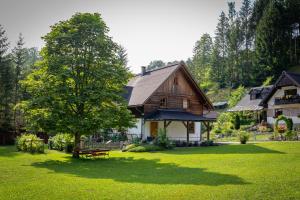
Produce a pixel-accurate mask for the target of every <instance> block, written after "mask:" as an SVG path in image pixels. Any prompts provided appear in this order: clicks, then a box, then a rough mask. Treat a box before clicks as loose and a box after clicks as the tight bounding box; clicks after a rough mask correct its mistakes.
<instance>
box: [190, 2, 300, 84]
mask: <svg viewBox="0 0 300 200" xmlns="http://www.w3.org/2000/svg"><path fill="white" fill-rule="evenodd" d="M299 22H300V1H298V0H257V1H255V2H254V3H252V2H251V1H250V0H243V3H242V7H241V8H240V10H236V8H235V3H234V2H229V3H228V11H227V12H225V11H222V12H221V13H220V16H219V22H218V24H217V26H216V30H215V37H214V38H212V37H211V36H210V35H209V34H203V35H202V36H201V37H200V40H198V41H197V42H196V44H195V47H194V55H193V57H192V58H191V59H189V60H188V62H187V63H188V67H189V69H190V70H191V72H192V73H193V75H194V76H195V78H196V79H197V81H198V82H199V83H200V85H201V86H202V87H203V88H205V89H207V90H211V89H212V88H226V87H230V88H236V87H238V86H239V85H244V86H245V87H249V86H259V85H262V83H263V81H264V80H265V79H266V78H267V77H268V76H274V78H273V80H275V79H276V78H277V77H278V76H279V75H280V74H281V72H282V71H283V70H288V69H289V68H290V67H291V66H294V65H297V64H299V56H300V51H299V45H300V43H299ZM214 90H215V89H214Z"/></svg>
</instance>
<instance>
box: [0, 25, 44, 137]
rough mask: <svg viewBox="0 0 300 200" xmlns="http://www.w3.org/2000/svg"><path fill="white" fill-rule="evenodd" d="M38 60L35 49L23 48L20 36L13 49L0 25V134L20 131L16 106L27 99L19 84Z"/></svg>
mask: <svg viewBox="0 0 300 200" xmlns="http://www.w3.org/2000/svg"><path fill="white" fill-rule="evenodd" d="M38 59H39V52H38V50H37V49H36V48H25V47H24V38H23V36H22V34H20V35H19V39H18V41H17V43H16V45H15V47H14V48H12V49H11V48H10V43H9V41H8V38H7V36H6V32H5V30H4V28H3V27H2V26H1V25H0V100H1V101H0V133H5V132H9V131H17V132H19V131H20V128H21V127H22V123H23V122H22V117H21V112H20V110H19V109H18V108H17V107H16V105H17V104H18V103H19V102H21V101H22V100H24V99H26V98H28V97H27V96H26V89H25V88H21V87H20V82H21V81H22V80H23V79H24V78H25V77H26V76H27V74H29V73H30V72H31V70H32V69H33V66H34V63H35V62H36V61H37V60H38Z"/></svg>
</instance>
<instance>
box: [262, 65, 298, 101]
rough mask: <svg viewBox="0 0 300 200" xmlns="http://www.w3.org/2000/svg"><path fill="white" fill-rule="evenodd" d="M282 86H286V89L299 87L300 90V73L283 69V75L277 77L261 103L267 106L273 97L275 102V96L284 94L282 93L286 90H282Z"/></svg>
mask: <svg viewBox="0 0 300 200" xmlns="http://www.w3.org/2000/svg"><path fill="white" fill-rule="evenodd" d="M282 88H285V89H286V90H287V89H297V88H298V90H299V92H300V74H295V73H290V72H285V71H283V72H282V74H281V76H280V77H279V78H278V79H277V81H276V83H275V84H274V85H273V87H272V88H271V90H270V92H269V93H268V95H266V96H265V98H263V100H262V101H261V103H260V105H261V106H265V107H267V106H268V104H269V103H270V100H271V99H272V102H273V101H274V98H275V97H277V96H283V94H281V93H283V92H284V90H281V89H282ZM299 92H298V94H299Z"/></svg>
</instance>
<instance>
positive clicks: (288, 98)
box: [274, 95, 300, 105]
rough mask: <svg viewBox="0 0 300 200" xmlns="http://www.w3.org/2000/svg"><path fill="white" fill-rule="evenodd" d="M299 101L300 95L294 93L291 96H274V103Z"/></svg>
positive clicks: (281, 103) (295, 102)
mask: <svg viewBox="0 0 300 200" xmlns="http://www.w3.org/2000/svg"><path fill="white" fill-rule="evenodd" d="M297 103H300V96H299V95H295V96H291V97H282V98H275V102H274V104H275V105H283V104H297Z"/></svg>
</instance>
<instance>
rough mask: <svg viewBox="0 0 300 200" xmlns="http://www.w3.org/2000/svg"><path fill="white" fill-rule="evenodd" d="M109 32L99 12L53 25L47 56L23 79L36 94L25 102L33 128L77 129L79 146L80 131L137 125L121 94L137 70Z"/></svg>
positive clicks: (46, 49)
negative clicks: (132, 69) (132, 71)
mask: <svg viewBox="0 0 300 200" xmlns="http://www.w3.org/2000/svg"><path fill="white" fill-rule="evenodd" d="M107 33H108V27H107V26H106V24H105V23H104V21H103V20H102V18H101V17H100V14H97V13H95V14H89V13H83V14H82V13H77V14H75V15H73V16H72V18H70V19H69V20H66V21H60V22H59V23H56V24H55V25H53V26H51V31H50V32H49V33H48V34H47V35H46V36H44V37H43V39H44V41H45V47H44V48H43V49H42V51H41V55H42V60H41V61H40V62H39V63H38V64H37V68H36V69H35V70H34V71H32V72H31V73H30V74H29V75H28V76H27V78H26V80H24V81H23V82H22V86H23V87H26V88H27V91H28V93H29V94H30V96H31V98H30V99H28V100H27V101H24V102H23V103H22V107H23V110H24V114H25V118H26V121H27V128H28V129H31V130H43V131H45V132H68V133H71V134H73V135H75V143H76V145H75V146H77V147H78V145H79V138H80V135H83V134H87V135H88V134H92V133H95V132H97V131H98V130H100V129H106V128H116V129H118V130H122V131H123V130H124V129H126V128H127V127H131V126H134V120H133V116H132V114H131V113H130V111H129V110H128V109H127V105H126V102H125V101H124V99H123V97H121V94H122V93H123V92H124V91H123V88H124V86H125V85H126V83H127V82H128V80H129V78H130V77H131V74H130V72H129V71H128V68H127V67H126V66H125V65H124V64H125V63H124V59H123V58H121V57H124V56H120V47H119V45H117V44H116V43H115V42H113V41H112V40H111V37H109V36H108V35H107ZM121 54H123V55H124V52H123V53H121ZM74 156H75V155H74Z"/></svg>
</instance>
